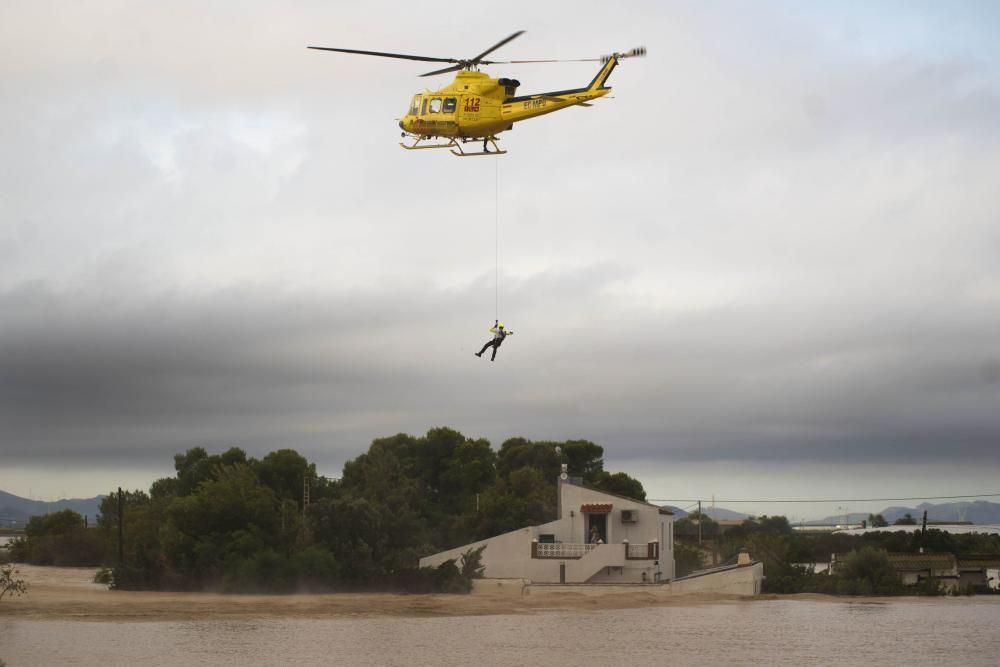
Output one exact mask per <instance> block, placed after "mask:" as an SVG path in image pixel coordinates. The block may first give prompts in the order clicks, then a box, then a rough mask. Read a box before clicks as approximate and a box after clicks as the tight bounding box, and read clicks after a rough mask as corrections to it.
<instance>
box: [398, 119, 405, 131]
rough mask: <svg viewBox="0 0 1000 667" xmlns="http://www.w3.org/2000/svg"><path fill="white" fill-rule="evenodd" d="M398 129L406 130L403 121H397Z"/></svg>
mask: <svg viewBox="0 0 1000 667" xmlns="http://www.w3.org/2000/svg"><path fill="white" fill-rule="evenodd" d="M399 129H401V130H404V131H405V130H406V126H405V125H403V121H399Z"/></svg>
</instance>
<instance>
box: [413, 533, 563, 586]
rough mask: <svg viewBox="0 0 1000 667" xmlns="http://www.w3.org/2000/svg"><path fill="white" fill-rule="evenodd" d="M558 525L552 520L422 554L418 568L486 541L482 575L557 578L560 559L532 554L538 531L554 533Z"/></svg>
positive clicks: (553, 579) (539, 578)
mask: <svg viewBox="0 0 1000 667" xmlns="http://www.w3.org/2000/svg"><path fill="white" fill-rule="evenodd" d="M559 524H560V522H558V521H552V522H550V523H546V524H542V525H541V526H529V527H528V528H519V529H517V530H514V531H511V532H509V533H504V534H503V535H497V536H496V537H491V538H489V539H487V540H483V541H481V542H474V543H473V544H466V545H465V546H461V547H456V548H455V549H450V550H448V551H442V552H440V553H436V554H433V555H431V556H425V557H424V558H421V559H420V567H437V566H438V565H440V564H441V563H443V562H445V561H446V560H453V559H460V558H461V557H462V554H463V553H465V552H466V551H468V550H469V549H476V548H479V547H480V546H482V545H484V544H485V545H486V549H485V550H484V551H483V556H482V564H483V566H485V568H486V569H485V570H484V576H485V577H488V578H491V579H521V578H525V579H533V580H536V581H559V561H557V560H548V559H536V558H532V557H531V543H532V541H533V540H537V539H538V535H539V534H540V533H541V534H545V533H553V532H557V531H558V529H559V527H560V526H559ZM556 539H558V538H556Z"/></svg>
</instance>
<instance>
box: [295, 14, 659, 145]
mask: <svg viewBox="0 0 1000 667" xmlns="http://www.w3.org/2000/svg"><path fill="white" fill-rule="evenodd" d="M523 33H524V31H523V30H520V31H518V32H515V33H514V34H512V35H510V36H509V37H507V38H506V39H503V40H501V41H499V42H497V43H496V44H494V45H493V46H491V47H490V48H488V49H486V50H485V51H483V52H482V53H480V54H479V55H478V56H475V57H474V58H465V59H460V58H432V57H429V56H414V55H406V54H401V53H386V52H382V51H361V50H358V49H341V48H334V47H327V46H310V47H308V48H310V49H318V50H320V51H337V52H340V53H355V54H360V55H366V56H380V57H383V58H399V59H403V60H419V61H425V62H443V63H451V64H450V65H449V66H448V67H444V68H442V69H438V70H434V71H433V72H427V73H425V74H421V75H420V76H434V75H436V74H445V73H447V72H457V74H456V75H455V80H454V81H452V82H451V84H449V85H447V86H445V87H444V88H441V89H439V90H436V91H433V92H431V91H427V92H424V93H417V94H416V95H414V96H413V99H412V100H411V101H410V106H409V109H408V110H407V113H406V115H405V116H403V117H402V118H401V119H400V121H399V127H400V129H402V130H403V138H404V139H408V140H409V141H410V143H406V142H401V143H400V144H399V145H400V146H402V147H403V148H406V149H408V150H418V149H425V148H450V149H451V152H452V153H454V154H455V155H459V156H462V157H466V156H470V155H497V154H503V153H505V152H506V151H503V150H500V147H499V146H498V145H497V135H498V134H500V133H501V132H504V131H506V130H510V129H511V128H513V127H514V123H517V122H520V121H522V120H528V119H529V118H537V117H538V116H542V115H545V114H549V113H552V112H554V111H559V110H561V109H566V108H568V107H572V106H584V107H589V106H591V104H590V102H591V101H592V100H595V99H597V98H599V97H604V96H605V95H607V94H608V93H610V92H611V88H609V87H607V86H606V85H605V84H606V83H607V80H608V76H610V74H611V72H612V70H614V68H615V67H616V66H617V65H618V62H619V61H620V60H622V59H623V58H633V57H636V56H644V55H646V49H645V48H644V47H639V48H635V49H631V50H629V51H627V52H625V53H613V54H611V55H609V56H604V57H602V58H579V59H576V60H571V61H562V60H505V61H498V60H485V57H486V56H487V55H489V54H490V53H492V52H493V51H495V50H497V49H499V48H500V47H501V46H503V45H504V44H506V43H507V42H509V41H511V40H512V39H515V38H516V37H519V36H520V35H522V34H523ZM552 62H600V63H601V68H600V70H598V72H597V75H596V76H594V78H593V79H592V80H591V82H590V83H589V84H587V85H586V86H584V87H581V88H572V89H569V90H558V91H553V92H547V93H536V94H533V95H516V92H517V88H518V86H520V85H521V84H520V82H519V81H517V80H515V79H506V78H500V79H494V78H493V77H491V76H488V75H487V74H484V73H482V72H480V71H479V67H480V66H481V65H497V64H519V63H552ZM470 141H476V142H478V141H482V142H483V150H482V151H477V152H468V151H465V150H463V148H462V144H465V143H468V142H470ZM490 145H492V146H493V149H494V150H492V151H490V150H489V146H490Z"/></svg>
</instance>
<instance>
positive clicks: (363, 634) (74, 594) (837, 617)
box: [0, 566, 1000, 667]
mask: <svg viewBox="0 0 1000 667" xmlns="http://www.w3.org/2000/svg"><path fill="white" fill-rule="evenodd" d="M20 569H21V575H20V576H21V577H23V578H24V579H25V580H26V581H27V582H28V585H29V594H28V595H27V596H25V597H22V598H15V599H13V600H9V599H6V598H5V599H4V600H3V601H2V602H0V660H5V661H6V663H7V665H8V667H18V666H20V665H100V666H101V667H106V666H108V665H139V664H141V665H149V666H153V667H155V666H159V665H218V664H240V665H284V664H298V665H313V664H332V665H337V664H349V665H352V667H355V666H359V665H406V666H408V667H409V666H412V665H536V664H537V665H546V666H548V665H580V664H586V665H588V666H591V665H632V666H638V665H666V664H670V665H714V664H726V665H865V666H869V665H907V666H908V667H909V666H912V665H934V666H935V667H940V666H941V665H1000V633H998V631H997V628H1000V596H988V597H976V598H930V599H928V598H923V599H918V598H888V599H887V598H831V597H826V596H785V597H766V598H758V599H741V598H673V599H668V600H666V601H664V600H662V599H654V598H652V596H648V595H644V594H642V593H638V594H629V595H614V596H604V597H590V596H581V595H572V594H567V595H546V596H534V597H533V596H524V597H522V596H520V595H496V596H443V595H358V594H337V595H289V596H241V595H216V594H200V593H199V594H194V593H146V592H122V591H108V590H107V589H106V588H105V587H103V586H99V585H95V584H92V583H90V578H91V577H92V575H93V570H89V569H88V570H78V569H68V568H35V567H30V566H22V567H21V568H20Z"/></svg>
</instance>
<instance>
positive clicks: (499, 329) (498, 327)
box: [475, 320, 514, 361]
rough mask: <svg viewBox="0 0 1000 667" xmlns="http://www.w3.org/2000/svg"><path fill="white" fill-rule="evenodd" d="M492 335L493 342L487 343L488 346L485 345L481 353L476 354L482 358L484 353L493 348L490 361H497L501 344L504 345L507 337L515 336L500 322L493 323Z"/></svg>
mask: <svg viewBox="0 0 1000 667" xmlns="http://www.w3.org/2000/svg"><path fill="white" fill-rule="evenodd" d="M490 333H492V334H493V340H491V341H490V342H488V343H486V345H483V349H481V350H479V352H476V353H475V354H476V356H477V357H481V356H483V352H485V351H486V350H488V349H489V348H490V347H492V348H493V356H491V357H490V361H495V360H496V358H497V350H499V349H500V344H501V343H503V339H504V338H506V337H507V336H513V335H514V332H513V331H507V330H505V329H504V328H503V325H502V324H500V320H496V321H495V322H494V323H493V326H492V327H490Z"/></svg>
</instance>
